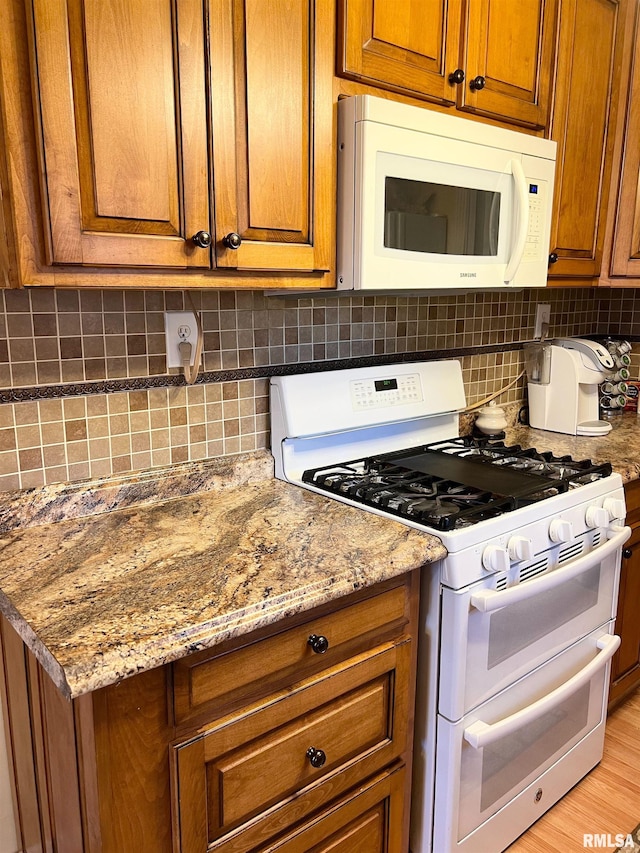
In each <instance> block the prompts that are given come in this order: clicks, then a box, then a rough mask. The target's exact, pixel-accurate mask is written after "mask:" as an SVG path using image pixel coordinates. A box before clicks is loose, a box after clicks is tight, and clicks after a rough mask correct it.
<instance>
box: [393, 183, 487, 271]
mask: <svg viewBox="0 0 640 853" xmlns="http://www.w3.org/2000/svg"><path fill="white" fill-rule="evenodd" d="M384 210H385V214H384V245H385V247H386V248H389V249H402V250H405V251H408V252H424V253H427V254H436V255H456V256H460V255H472V256H474V257H477V256H480V257H482V256H487V255H488V256H492V257H494V258H495V257H496V256H497V254H498V226H499V222H500V193H499V192H495V191H492V190H486V189H478V188H476V187H466V186H455V185H453V184H445V183H433V182H431V181H416V180H410V179H407V178H396V177H391V176H387V177H386V179H385V195H384Z"/></svg>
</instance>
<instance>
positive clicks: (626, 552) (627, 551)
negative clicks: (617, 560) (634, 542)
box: [622, 548, 633, 560]
mask: <svg viewBox="0 0 640 853" xmlns="http://www.w3.org/2000/svg"><path fill="white" fill-rule="evenodd" d="M622 556H623V557H624V558H625V560H628V559H629V557H631V556H633V551H632V550H631V548H623V550H622Z"/></svg>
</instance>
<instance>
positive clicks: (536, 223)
mask: <svg viewBox="0 0 640 853" xmlns="http://www.w3.org/2000/svg"><path fill="white" fill-rule="evenodd" d="M528 189H529V192H528V196H529V228H528V231H527V241H526V243H525V247H524V254H523V256H522V257H523V260H525V261H537V260H539V258H540V257H541V254H542V248H543V247H542V234H543V232H544V225H545V223H544V221H543V215H544V211H546V210H547V206H546V205H547V198H546V196H547V182H546V181H529V184H528Z"/></svg>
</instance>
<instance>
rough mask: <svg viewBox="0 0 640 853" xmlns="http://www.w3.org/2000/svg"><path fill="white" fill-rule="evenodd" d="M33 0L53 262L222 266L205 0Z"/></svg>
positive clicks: (36, 60)
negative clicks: (212, 188) (210, 232)
mask: <svg viewBox="0 0 640 853" xmlns="http://www.w3.org/2000/svg"><path fill="white" fill-rule="evenodd" d="M176 9H177V12H176V14H175V15H174V4H173V3H172V2H170V0H149V2H147V0H145V3H144V4H142V3H125V2H122V0H85V2H80V0H70V2H66V0H33V16H34V17H33V21H34V50H35V63H36V67H37V83H38V97H39V114H40V118H41V122H42V129H43V133H42V156H43V163H44V171H45V174H44V184H43V194H44V197H45V198H46V201H47V206H48V217H47V219H48V222H49V229H50V230H49V234H48V236H49V240H50V246H49V249H50V257H49V259H48V260H49V262H50V263H60V264H64V263H77V264H86V265H101V264H106V265H111V264H117V265H120V266H166V267H188V266H196V267H197V266H200V267H208V266H209V265H210V253H209V250H207V249H201V248H198V247H196V246H195V245H194V244H193V243H192V242H191V240H190V237H191V236H192V235H193V234H194V233H195V232H196V231H198V230H200V229H208V228H209V225H208V223H209V221H210V216H209V200H208V199H209V186H208V184H209V181H208V163H207V125H206V80H205V75H204V63H203V57H204V38H205V33H204V11H203V5H202V0H186V2H181V3H180V4H179V6H178V7H176Z"/></svg>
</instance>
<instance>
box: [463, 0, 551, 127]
mask: <svg viewBox="0 0 640 853" xmlns="http://www.w3.org/2000/svg"><path fill="white" fill-rule="evenodd" d="M556 7H557V0H520V2H518V3H513V2H511V0H470V2H469V3H468V5H467V19H466V33H467V37H466V44H465V54H464V59H463V62H462V68H463V69H464V71H465V75H466V80H465V82H464V85H463V86H460V90H459V98H460V100H459V104H458V106H459V107H460V108H461V109H463V110H467V111H468V112H473V113H478V114H481V115H486V116H492V117H494V118H498V119H502V120H503V121H507V122H514V123H515V124H521V125H524V126H528V127H532V128H544V127H546V125H547V120H548V115H549V104H550V98H551V81H552V76H553V74H552V72H553V57H554V52H555V21H556V11H557V10H556Z"/></svg>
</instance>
